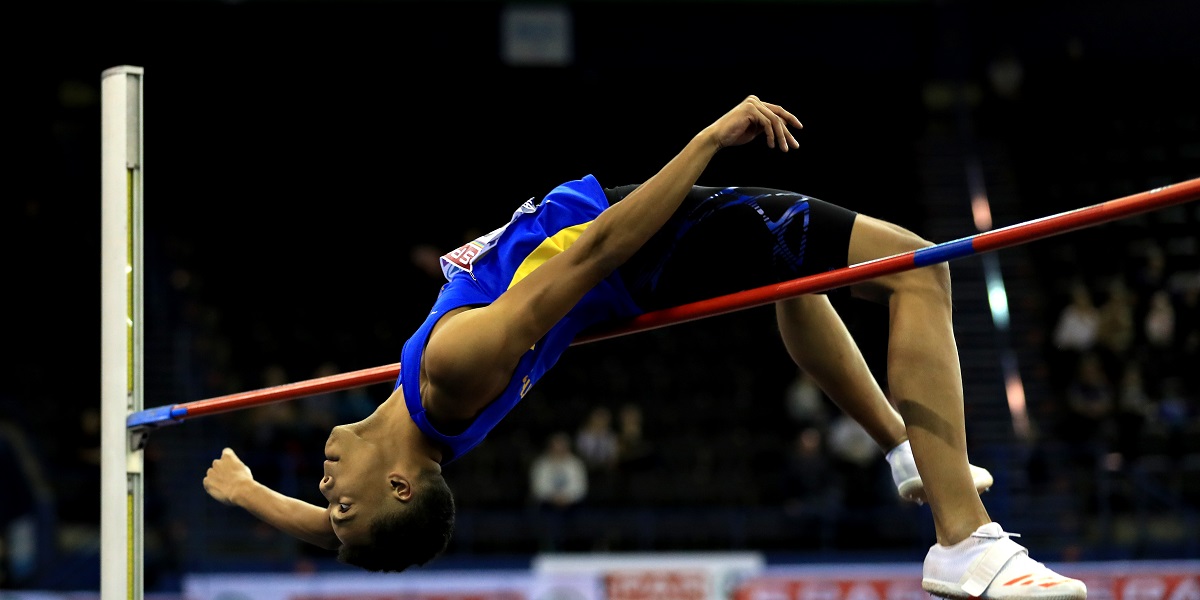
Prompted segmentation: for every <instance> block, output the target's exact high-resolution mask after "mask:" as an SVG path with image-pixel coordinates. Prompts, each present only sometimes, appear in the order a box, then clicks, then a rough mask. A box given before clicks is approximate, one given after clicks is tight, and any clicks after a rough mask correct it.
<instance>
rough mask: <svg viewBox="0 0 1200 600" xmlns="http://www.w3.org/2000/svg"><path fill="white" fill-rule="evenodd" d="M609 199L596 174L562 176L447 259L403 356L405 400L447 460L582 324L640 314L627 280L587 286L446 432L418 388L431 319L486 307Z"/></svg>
mask: <svg viewBox="0 0 1200 600" xmlns="http://www.w3.org/2000/svg"><path fill="white" fill-rule="evenodd" d="M607 207H608V200H607V199H606V198H605V195H604V190H603V189H602V188H601V187H600V184H599V182H598V181H596V179H595V178H594V177H592V176H591V175H588V176H586V177H584V178H582V179H579V180H575V181H570V182H567V183H564V184H562V185H560V186H558V187H557V188H555V189H554V190H552V191H551V192H550V193H549V194H547V195H546V197H545V198H544V199H543V200H542V201H541V202H540V203H538V204H536V205H535V204H534V203H533V201H532V200H530V201H529V202H526V203H525V204H524V205H523V206H522V207H521V208H520V209H518V210H517V211H516V212H515V213H514V214H513V218H512V220H511V221H510V222H509V223H508V225H506V226H504V227H502V228H501V229H497V230H496V231H493V232H492V233H490V234H488V235H486V236H483V237H481V238H479V239H478V240H475V241H473V242H471V243H470V244H466V245H464V246H463V247H461V248H459V249H458V250H455V251H454V252H451V253H449V254H447V255H446V256H444V257H443V258H442V270H443V272H444V273H445V274H446V277H447V279H448V283H446V285H444V286H443V287H442V290H441V292H440V294H439V295H438V298H437V300H436V301H435V302H434V305H433V307H432V309H431V310H430V312H429V315H428V316H427V317H426V319H425V321H424V322H423V323H422V324H421V326H420V327H419V328H418V329H417V331H416V333H414V334H413V336H412V337H411V338H409V340H408V341H407V342H405V344H404V347H403V349H402V350H401V356H400V364H401V369H400V377H399V378H398V379H397V381H396V386H397V387H401V386H403V394H404V400H405V404H406V405H407V406H408V409H409V413H410V414H411V416H412V418H413V420H414V421H415V422H416V423H417V426H418V427H419V428H420V429H421V431H422V432H423V433H424V434H425V435H427V436H429V437H431V438H432V439H433V440H434V441H435V442H437V443H439V444H440V445H441V446H443V447H444V448H445V452H446V453H445V454H444V457H443V460H442V462H443V464H445V463H449V462H451V461H453V460H454V459H456V458H458V457H459V456H462V455H463V454H464V453H466V452H467V451H469V450H470V449H471V448H474V447H475V446H477V445H478V444H479V443H480V442H482V441H483V439H484V438H485V437H486V436H487V434H488V432H490V431H491V430H492V428H494V427H495V426H496V424H498V423H499V422H500V420H501V419H502V418H503V417H504V415H506V414H508V412H509V411H511V410H512V409H513V407H515V406H516V405H517V403H518V402H520V400H521V399H522V398H523V397H524V396H525V395H526V394H527V393H528V392H529V390H530V389H531V388H532V387H533V386H534V384H536V383H537V382H538V380H539V379H541V378H542V376H543V375H545V373H546V372H547V371H548V370H549V369H550V368H551V367H552V366H554V364H555V363H556V362H557V361H558V359H559V357H560V356H562V353H563V352H564V351H565V350H566V349H567V348H568V347H569V346H570V345H571V341H572V340H574V338H575V336H576V335H577V334H578V333H579V332H580V331H582V330H584V329H586V328H587V327H590V326H592V325H596V324H598V323H603V322H607V321H612V320H615V319H622V318H628V317H631V316H634V315H636V314H638V313H639V312H640V311H639V309H638V308H637V305H635V304H634V303H633V300H632V299H630V297H629V294H628V293H627V292H626V290H625V286H624V285H623V284H622V283H621V280H620V278H619V277H618V276H616V275H611V276H609V277H608V278H606V279H605V280H604V281H602V282H601V283H599V284H598V285H596V287H594V288H593V289H592V290H591V291H589V292H588V293H587V294H586V295H585V296H584V297H583V299H581V300H580V301H579V303H577V304H576V305H575V307H574V308H573V309H572V310H571V311H570V312H569V313H567V315H566V316H565V317H563V319H561V320H560V321H559V322H558V323H557V324H555V325H554V327H552V328H551V329H550V331H549V332H548V333H547V334H546V335H545V336H544V337H543V338H542V339H541V340H539V341H538V342H537V343H536V344H534V346H533V347H532V348H531V349H530V350H529V351H528V352H526V353H525V355H524V356H522V357H521V360H520V361H519V362H518V364H517V368H516V369H515V371H514V372H513V376H512V378H511V379H510V381H509V383H508V385H507V387H506V388H505V389H504V391H503V392H502V393H501V394H500V395H499V396H498V397H497V398H496V399H495V400H493V401H492V402H491V403H490V404H488V405H487V406H486V407H484V409H483V410H482V411H480V412H479V414H478V415H476V416H475V417H474V419H473V420H472V421H471V422H470V423H469V424H468V425H466V427H465V429H463V430H462V431H461V432H459V433H457V434H453V435H450V434H445V433H442V432H441V431H439V430H438V429H437V427H435V426H434V425H433V424H432V423H431V422H430V420H429V415H428V414H427V413H426V408H427V407H426V406H424V405H423V403H422V398H421V393H420V365H421V360H422V355H423V353H424V349H425V345H426V343H428V340H429V336H430V334H431V333H432V331H433V328H434V326H435V325H436V324H437V323H438V321H439V320H440V319H442V318H443V317H444V316H445V314H446V313H447V312H449V311H452V310H455V309H459V308H462V307H464V306H486V305H488V304H491V303H492V302H494V301H495V300H496V299H497V298H499V297H500V295H501V294H503V293H504V291H505V290H507V289H508V288H510V287H512V286H513V285H515V284H516V283H517V282H518V281H520V280H521V279H523V278H524V277H526V276H527V275H528V274H529V273H531V272H532V271H533V270H534V269H536V268H538V266H540V265H541V264H543V263H545V262H546V261H547V260H549V259H550V258H551V257H553V256H556V255H557V254H560V253H561V252H563V251H564V250H566V249H567V248H568V247H570V246H571V245H572V244H573V243H574V242H575V240H576V239H578V237H579V235H580V234H582V233H583V231H584V230H585V229H587V226H588V225H589V224H590V223H591V222H592V220H593V219H595V218H596V217H597V216H598V215H599V214H600V213H601V212H602V211H603V210H604V209H605V208H607Z"/></svg>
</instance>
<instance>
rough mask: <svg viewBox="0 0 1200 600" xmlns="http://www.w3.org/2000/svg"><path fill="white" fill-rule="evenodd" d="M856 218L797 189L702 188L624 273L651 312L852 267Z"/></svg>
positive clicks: (692, 193)
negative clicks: (849, 253) (850, 255)
mask: <svg viewBox="0 0 1200 600" xmlns="http://www.w3.org/2000/svg"><path fill="white" fill-rule="evenodd" d="M855 216H856V213H854V212H853V211H849V210H846V209H844V208H841V207H839V206H836V205H833V204H830V203H827V202H823V201H821V200H818V199H816V198H812V197H810V196H805V195H803V194H798V193H795V192H790V191H785V190H777V189H768V188H749V187H730V188H715V187H704V186H696V187H694V188H693V189H692V192H691V193H690V194H689V195H688V197H687V198H686V200H685V201H684V203H683V204H682V205H681V207H680V209H679V210H678V211H676V213H675V214H674V215H673V216H672V217H671V219H670V220H669V221H668V222H667V223H666V224H665V225H664V226H663V228H662V229H660V230H659V232H658V233H657V234H656V235H654V236H653V237H652V238H651V239H650V240H649V241H648V242H647V243H646V244H645V245H644V246H643V247H642V248H641V250H639V251H638V252H637V253H636V254H635V255H634V256H633V258H631V259H630V260H629V261H628V262H627V263H626V264H625V265H623V266H622V267H621V268H620V269H619V270H618V272H619V273H620V275H621V277H622V278H623V280H624V281H625V283H626V286H627V287H628V288H629V290H630V293H631V294H632V295H633V298H634V300H635V301H636V302H637V303H638V304H639V306H641V307H642V308H643V309H644V310H656V309H659V308H666V307H671V306H678V305H679V304H685V303H687V302H694V301H697V300H703V299H707V298H713V297H716V296H721V295H725V294H730V293H733V292H737V291H741V290H746V289H750V288H754V287H759V286H763V285H768V284H771V283H778V282H781V281H787V280H789V279H794V278H797V277H803V276H805V275H810V274H813V273H820V272H823V271H827V270H830V269H835V268H839V267H843V266H845V265H846V264H847V262H846V261H847V250H848V247H849V244H850V232H851V230H852V227H853V224H854V221H855Z"/></svg>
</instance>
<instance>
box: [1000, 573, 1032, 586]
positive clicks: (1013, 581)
mask: <svg viewBox="0 0 1200 600" xmlns="http://www.w3.org/2000/svg"><path fill="white" fill-rule="evenodd" d="M1029 577H1033V575H1032V574H1031V573H1026V574H1024V575H1022V576H1020V577H1018V578H1016V579H1014V580H1012V581H1009V582H1007V583H1005V584H1004V585H1012V584H1014V583H1016V582H1018V581H1021V580H1022V579H1027V578H1029ZM1026 583H1032V582H1026Z"/></svg>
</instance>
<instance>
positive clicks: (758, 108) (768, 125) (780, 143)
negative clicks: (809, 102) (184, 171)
mask: <svg viewBox="0 0 1200 600" xmlns="http://www.w3.org/2000/svg"><path fill="white" fill-rule="evenodd" d="M746 102H747V103H748V104H749V105H750V106H751V107H753V109H754V112H755V114H754V115H753V118H754V119H755V120H756V121H757V122H758V124H759V126H760V127H761V128H762V131H763V134H764V135H765V136H766V138H767V146H768V147H770V148H779V149H780V150H783V151H784V152H787V151H788V150H789V149H791V148H799V147H800V142H798V141H796V136H795V135H793V134H792V132H791V130H789V129H788V125H792V126H794V127H797V128H801V129H803V128H804V125H803V124H802V123H800V119H798V118H796V116H795V115H793V114H792V113H790V112H788V111H787V110H785V109H784V108H783V107H782V106H780V105H778V104H772V103H770V102H763V101H762V100H761V99H759V98H758V96H755V95H753V94H751V95H750V96H747V97H746Z"/></svg>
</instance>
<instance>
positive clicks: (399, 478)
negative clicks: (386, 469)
mask: <svg viewBox="0 0 1200 600" xmlns="http://www.w3.org/2000/svg"><path fill="white" fill-rule="evenodd" d="M388 483H389V484H391V486H392V493H391V495H392V497H393V498H395V499H396V500H399V501H401V502H408V501H409V500H412V493H413V486H412V482H411V481H409V480H408V477H407V476H406V475H404V474H403V473H396V472H392V473H388Z"/></svg>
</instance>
